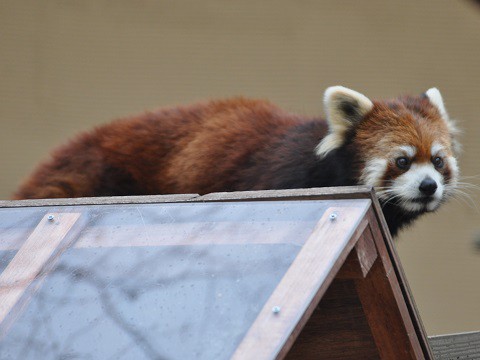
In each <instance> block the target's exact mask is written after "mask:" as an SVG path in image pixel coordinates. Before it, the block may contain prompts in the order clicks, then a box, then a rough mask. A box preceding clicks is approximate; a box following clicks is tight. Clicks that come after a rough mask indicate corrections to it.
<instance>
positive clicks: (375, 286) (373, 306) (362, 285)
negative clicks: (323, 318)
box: [356, 212, 428, 360]
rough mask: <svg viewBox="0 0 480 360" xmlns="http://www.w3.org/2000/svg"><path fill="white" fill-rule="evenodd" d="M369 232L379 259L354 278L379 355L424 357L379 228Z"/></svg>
mask: <svg viewBox="0 0 480 360" xmlns="http://www.w3.org/2000/svg"><path fill="white" fill-rule="evenodd" d="M369 217H370V218H371V219H372V218H373V213H372V212H370V213H369ZM372 221H374V219H372V220H371V221H370V224H371V223H372ZM371 229H372V228H371V227H369V228H368V229H367V230H366V231H371ZM377 230H378V229H377ZM372 235H373V239H374V240H375V246H376V247H377V251H378V254H379V259H378V260H377V261H376V262H375V263H374V264H373V266H372V268H371V270H370V272H369V273H368V275H367V276H366V277H365V278H364V279H357V280H356V288H357V293H358V295H359V297H360V301H361V303H362V307H363V310H364V312H365V316H366V318H367V320H368V323H369V325H370V329H371V332H372V335H373V338H374V339H375V343H376V344H377V349H378V352H379V354H380V357H381V358H382V359H389V360H390V359H391V360H396V359H398V360H407V359H412V360H413V359H425V356H424V352H423V350H422V347H421V345H420V341H419V337H418V334H417V333H416V331H415V328H414V326H413V323H412V319H411V318H410V314H409V311H408V308H407V305H406V300H405V299H404V298H403V294H402V291H401V289H400V286H399V284H398V280H397V277H396V274H395V271H394V269H393V265H392V262H391V260H390V257H389V254H388V252H387V249H386V247H385V244H384V242H383V241H384V240H383V238H382V236H381V234H380V233H379V232H378V231H375V233H372ZM427 356H428V355H427Z"/></svg>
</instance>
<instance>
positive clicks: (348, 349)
mask: <svg viewBox="0 0 480 360" xmlns="http://www.w3.org/2000/svg"><path fill="white" fill-rule="evenodd" d="M286 359H287V360H320V359H326V360H336V359H356V360H375V359H380V357H379V354H378V351H377V346H376V345H375V341H374V339H373V336H372V333H371V332H370V327H369V326H368V322H367V319H366V318H365V314H364V313H363V308H362V304H361V303H360V299H359V298H358V294H357V291H356V289H355V282H354V281H353V280H345V279H339V278H338V277H336V278H335V280H334V281H333V283H332V284H331V285H330V287H329V288H328V290H327V292H326V293H325V295H324V296H323V297H322V300H320V303H319V304H318V307H317V308H316V309H315V311H314V312H313V314H312V316H311V317H310V319H309V320H308V322H307V324H306V325H305V327H304V328H303V330H302V332H301V333H300V335H299V336H298V338H297V340H296V341H295V343H294V344H293V346H292V348H291V350H290V351H289V353H288V355H287V356H286Z"/></svg>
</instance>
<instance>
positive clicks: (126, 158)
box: [14, 98, 326, 199]
mask: <svg viewBox="0 0 480 360" xmlns="http://www.w3.org/2000/svg"><path fill="white" fill-rule="evenodd" d="M308 120H310V119H306V118H300V117H299V116H296V115H292V114H289V113H287V112H285V111H283V110H281V109H279V108H278V107H276V106H274V105H273V104H271V103H269V102H266V101H259V100H248V99H244V98H235V99H231V100H223V101H211V102H206V103H200V104H196V105H192V106H185V107H175V108H169V109H161V110H158V111H156V112H149V113H145V114H143V115H140V116H138V117H133V118H129V119H123V120H117V121H115V122H113V123H111V124H107V125H104V126H101V127H98V128H96V129H94V130H93V131H91V132H88V133H84V134H81V135H80V136H77V137H76V138H75V139H73V140H72V141H70V142H69V143H67V144H66V145H64V146H62V147H60V148H58V149H57V150H55V151H54V152H53V153H52V158H51V159H50V160H48V161H47V162H45V163H43V164H40V166H39V167H38V168H37V169H36V171H35V172H34V173H33V174H32V176H30V177H29V178H28V179H27V180H26V182H25V183H24V184H23V185H22V186H21V187H20V189H19V190H18V191H17V192H16V193H15V195H14V198H15V199H25V198H55V197H80V196H100V195H133V194H168V193H192V192H193V193H208V192H212V191H223V190H225V189H231V190H248V188H247V187H246V186H244V188H242V187H241V186H240V187H239V186H237V187H235V186H233V185H232V184H233V183H235V182H236V180H237V179H236V177H238V176H240V174H237V173H236V172H235V170H236V169H239V168H241V167H242V166H244V165H245V163H246V162H248V161H251V156H252V153H253V152H254V151H256V150H258V148H259V147H260V146H262V147H265V148H268V146H269V144H271V143H272V142H273V141H276V135H279V136H281V135H282V134H283V133H285V132H286V131H287V129H288V128H290V127H291V126H295V125H298V124H300V123H304V122H306V121H308ZM318 131H319V132H318V135H317V138H318V141H319V140H320V139H321V138H322V137H323V135H324V134H325V132H326V126H325V124H324V123H321V125H320V127H319V130H318ZM219 149H221V152H219ZM312 149H313V148H312ZM258 176H260V175H258ZM212 179H214V180H215V181H212ZM117 183H122V184H126V185H122V186H119V185H118V184H117ZM138 184H141V186H139V185H138ZM259 187H261V185H259ZM112 189H113V190H114V191H113V190H112Z"/></svg>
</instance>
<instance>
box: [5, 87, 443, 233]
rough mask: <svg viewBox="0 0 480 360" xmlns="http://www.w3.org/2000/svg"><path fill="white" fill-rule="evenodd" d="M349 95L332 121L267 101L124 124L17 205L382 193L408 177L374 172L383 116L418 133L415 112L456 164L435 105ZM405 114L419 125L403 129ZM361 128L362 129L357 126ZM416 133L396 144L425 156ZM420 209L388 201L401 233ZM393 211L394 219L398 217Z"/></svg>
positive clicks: (99, 135) (55, 157) (229, 103)
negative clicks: (332, 189)
mask: <svg viewBox="0 0 480 360" xmlns="http://www.w3.org/2000/svg"><path fill="white" fill-rule="evenodd" d="M337 88H339V89H340V90H341V89H344V88H340V87H337ZM346 90H348V91H351V90H349V89H346ZM342 91H343V90H342ZM348 91H347V92H345V91H344V92H341V91H340V92H338V93H333V95H332V94H330V95H329V96H330V97H328V96H326V105H327V112H329V119H328V121H329V122H328V123H327V122H326V121H324V120H322V119H314V118H307V117H303V116H298V115H294V114H290V113H288V112H285V111H283V110H281V109H279V108H278V107H276V106H274V105H273V104H271V103H269V102H266V101H259V100H248V99H244V98H235V99H231V100H224V101H211V102H205V103H200V104H196V105H191V106H185V107H175V108H169V109H161V110H159V111H156V112H149V113H145V114H143V115H140V116H138V117H133V118H129V119H124V120H117V121H115V122H113V123H110V124H107V125H104V126H101V127H98V128H96V129H94V130H92V131H90V132H87V133H83V134H80V135H79V136H77V137H76V138H74V139H73V140H72V141H70V142H69V143H67V144H66V145H64V146H62V147H59V148H57V149H56V150H55V151H54V152H53V154H52V158H51V159H50V160H48V161H47V162H45V163H43V164H41V165H40V166H39V167H38V168H37V170H36V171H35V172H34V174H33V175H32V176H31V177H30V178H29V179H27V181H26V182H25V183H24V184H23V185H22V187H20V189H19V190H18V191H17V192H16V194H15V198H16V199H25V198H54V197H56V198H59V197H84V196H111V195H147V194H170V193H199V194H204V193H209V192H215V191H239V190H260V189H285V188H304V187H321V186H338V185H354V184H367V185H372V186H382V185H383V184H384V183H385V182H388V181H391V180H390V179H388V178H386V176H387V175H386V174H389V173H394V175H391V176H396V177H397V176H400V175H401V174H399V173H400V172H401V171H403V170H401V169H399V168H398V166H397V167H392V166H390V165H389V164H387V162H386V161H384V163H383V165H382V166H383V170H382V171H379V170H378V169H375V168H374V167H375V166H376V165H375V164H374V165H373V166H374V167H373V168H372V165H371V160H375V159H377V158H379V157H381V156H383V155H375V151H376V152H377V153H379V154H381V153H382V152H384V153H385V152H386V151H387V150H388V149H386V148H385V149H384V148H382V147H378V143H380V142H381V141H382V139H385V138H386V137H388V136H391V135H392V134H390V135H389V134H388V128H385V126H386V125H385V124H386V123H385V124H380V125H379V117H381V116H383V117H385V116H386V117H389V118H391V119H390V121H393V123H395V126H396V127H399V126H400V127H402V126H404V127H405V128H408V126H410V125H408V121H412V119H413V118H414V117H415V116H417V115H415V116H412V115H411V114H412V113H416V114H420V115H421V117H422V118H428V119H429V120H428V121H430V122H431V123H430V124H427V125H428V126H427V128H429V130H428V129H427V130H428V131H427V130H426V131H423V130H422V129H420V130H419V129H413V128H412V129H413V130H412V129H410V130H411V131H417V132H418V131H420V133H421V136H422V137H423V138H425V137H427V136H430V137H432V139H430V138H428V139H427V138H425V139H423V140H419V138H418V136H417V141H423V142H424V146H423V147H422V149H427V150H425V151H426V152H427V153H428V154H430V149H431V148H432V146H434V145H432V144H433V142H434V141H436V142H435V144H437V143H438V144H439V145H438V146H440V147H441V148H442V149H443V151H444V153H445V155H444V156H445V157H447V156H452V155H451V153H452V151H451V140H450V138H449V136H450V135H449V130H448V126H447V125H446V123H445V122H444V121H442V120H440V112H441V111H439V109H438V108H437V107H435V106H433V105H432V104H431V103H430V102H429V99H428V98H426V99H424V98H408V99H407V100H397V101H396V102H391V103H390V104H389V103H376V102H375V103H372V102H368V101H369V100H368V99H367V100H368V101H367V100H364V99H363V98H361V97H358V96H357V94H358V93H355V92H353V91H351V92H352V93H353V95H352V96H353V97H350V96H351V94H350V93H349V92H348ZM358 95H361V94H358ZM355 96H357V97H355ZM362 96H363V95H362ZM327 98H328V99H329V101H330V102H328V101H327V100H328V99H327ZM365 99H366V98H365ZM362 101H367V102H365V104H364V103H362ZM402 101H403V102H402ZM357 105H358V106H357ZM328 106H330V107H328ZM415 106H416V107H417V109H415ZM337 113H338V114H340V115H338V114H337ZM420 115H419V116H420ZM402 116H404V117H407V118H408V117H410V118H412V119H410V118H408V119H407V120H408V121H407V123H406V125H402V121H405V120H402ZM337 118H338V119H337ZM357 119H358V121H357ZM392 119H393V120H392ZM380 120H381V119H380ZM387 120H388V119H387ZM414 121H418V119H414ZM422 121H424V119H423V120H421V121H420V122H422ZM354 123H355V127H353V126H351V125H350V124H354ZM420 125H422V123H420ZM379 126H380V127H382V126H383V127H384V128H382V129H379V130H378V133H371V134H370V135H369V134H368V131H369V130H368V129H369V127H370V128H375V127H379ZM422 126H423V125H422ZM410 127H412V126H410ZM397 130H398V129H397ZM382 132H385V133H382ZM400 133H402V129H400ZM407 133H408V131H406V132H405V131H403V133H402V135H401V136H400V137H399V138H397V139H396V140H395V139H393V140H392V139H391V140H390V142H389V144H390V145H392V144H393V145H398V146H399V148H400V149H401V148H402V146H403V148H405V146H406V145H405V144H408V146H411V147H415V148H416V149H419V152H418V154H420V152H421V151H424V150H421V149H420V146H418V144H416V143H415V141H414V140H415V139H414V140H412V139H409V138H408V134H407ZM420 133H419V134H420ZM406 134H407V135H406ZM396 136H397V137H398V135H396ZM412 136H413V135H412ZM414 137H415V136H414ZM397 140H398V141H397ZM412 141H413V143H412ZM395 142H396V143H395ZM376 144H377V145H376ZM390 145H388V144H387V145H385V144H384V145H382V146H387V147H388V146H390ZM393 145H392V146H393ZM420 150H421V151H420ZM425 151H424V152H425ZM370 154H371V155H370ZM430 156H431V155H427V157H430ZM369 157H371V158H369ZM412 158H413V155H412ZM379 161H380V160H379ZM379 161H377V162H379ZM429 161H430V158H428V160H427V162H429ZM412 166H413V165H412ZM372 169H373V170H372ZM437 170H438V173H440V174H442V176H443V177H442V180H437V182H442V183H445V184H447V183H448V182H449V181H450V179H451V177H452V174H451V172H452V169H451V168H450V166H447V167H445V169H443V170H441V171H440V169H437ZM372 171H373V172H372ZM422 171H423V170H422ZM377 173H378V174H377ZM372 174H373V175H372ZM388 176H390V175H388ZM422 176H423V175H422ZM435 176H436V175H435ZM439 176H440V175H439ZM405 181H407V180H405ZM439 186H440V184H439ZM434 192H435V190H434ZM430 195H432V194H429V195H428V196H429V199H430ZM422 196H423V195H422ZM432 196H433V195H432ZM415 200H418V199H415ZM418 201H419V203H422V204H425V206H423V207H421V208H419V209H418V210H417V208H416V206H415V204H414V203H412V205H411V211H410V210H409V208H408V207H407V208H406V209H404V210H405V211H403V212H402V213H398V208H399V205H398V204H395V202H393V203H392V202H391V203H390V205H389V204H388V201H386V202H385V205H387V206H386V208H384V210H385V211H386V213H385V215H386V217H387V221H388V222H389V225H390V228H391V230H392V232H394V233H395V232H396V231H397V229H398V228H399V227H400V226H402V225H403V224H404V223H408V222H410V221H411V220H412V219H413V218H415V217H416V216H418V215H419V214H420V213H422V212H424V211H427V210H432V209H427V208H426V206H427V205H426V204H427V200H424V197H422V199H421V201H420V200H418ZM432 201H433V200H432ZM389 206H390V208H391V209H390V208H389ZM392 206H393V207H392ZM389 211H390V212H392V216H393V214H395V216H394V218H390V219H389V215H388V214H389Z"/></svg>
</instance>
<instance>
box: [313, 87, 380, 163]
mask: <svg viewBox="0 0 480 360" xmlns="http://www.w3.org/2000/svg"><path fill="white" fill-rule="evenodd" d="M323 101H324V106H325V112H326V115H327V121H328V127H329V134H328V135H327V136H326V137H325V138H323V140H322V141H321V142H320V144H318V145H317V147H316V148H315V152H316V154H317V155H318V156H320V157H321V158H324V157H325V156H326V155H327V154H328V153H329V152H330V151H332V150H334V149H337V148H339V147H340V146H342V145H343V143H344V140H345V135H346V133H347V131H348V130H349V129H350V128H352V127H353V126H355V125H356V124H357V123H358V122H359V121H360V120H361V119H362V118H363V117H364V116H365V114H367V113H368V112H369V111H370V110H371V109H372V108H373V103H372V101H371V100H370V99H369V98H367V97H366V96H365V95H362V94H360V93H359V92H356V91H354V90H351V89H348V88H346V87H343V86H331V87H329V88H328V89H327V90H326V91H325V95H324V100H323Z"/></svg>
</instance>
